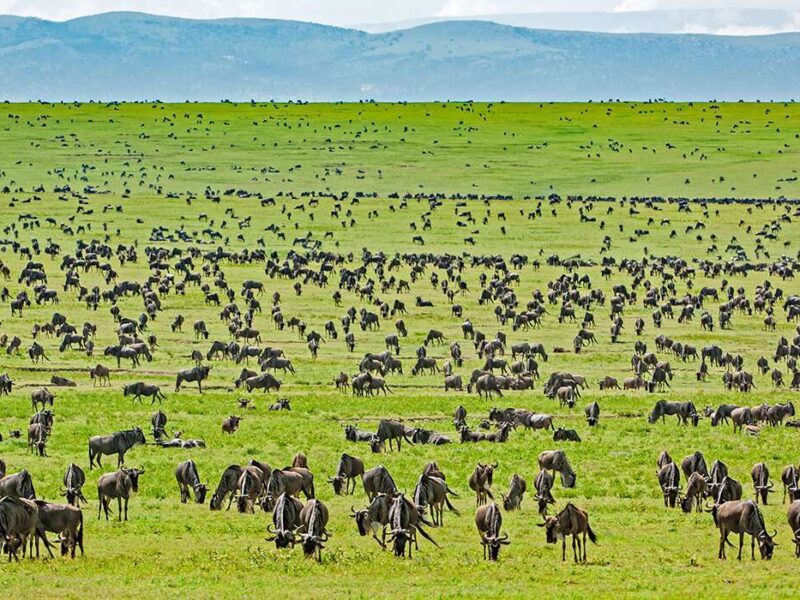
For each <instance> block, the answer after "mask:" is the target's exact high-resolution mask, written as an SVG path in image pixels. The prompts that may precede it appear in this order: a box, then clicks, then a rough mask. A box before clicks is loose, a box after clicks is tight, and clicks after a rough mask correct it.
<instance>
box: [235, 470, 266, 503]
mask: <svg viewBox="0 0 800 600" xmlns="http://www.w3.org/2000/svg"><path fill="white" fill-rule="evenodd" d="M263 487H264V472H263V471H262V470H261V469H259V468H258V467H257V466H254V465H247V466H245V467H243V468H242V470H241V473H240V474H239V481H237V482H236V508H237V510H238V511H239V512H240V513H252V512H254V511H255V503H256V500H257V499H258V497H259V496H261V493H262V490H263Z"/></svg>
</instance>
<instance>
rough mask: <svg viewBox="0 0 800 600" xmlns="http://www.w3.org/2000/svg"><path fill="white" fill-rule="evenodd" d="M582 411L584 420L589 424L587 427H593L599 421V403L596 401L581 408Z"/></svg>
mask: <svg viewBox="0 0 800 600" xmlns="http://www.w3.org/2000/svg"><path fill="white" fill-rule="evenodd" d="M583 412H584V414H585V415H586V422H587V423H588V424H589V427H594V426H595V425H597V423H598V422H599V421H600V405H599V404H598V403H597V402H592V403H591V404H588V405H587V406H586V408H584V409H583Z"/></svg>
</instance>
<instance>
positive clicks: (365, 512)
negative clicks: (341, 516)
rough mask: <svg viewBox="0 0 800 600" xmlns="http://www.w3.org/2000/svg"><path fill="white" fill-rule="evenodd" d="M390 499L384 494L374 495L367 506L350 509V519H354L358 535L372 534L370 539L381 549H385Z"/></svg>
mask: <svg viewBox="0 0 800 600" xmlns="http://www.w3.org/2000/svg"><path fill="white" fill-rule="evenodd" d="M390 505H391V497H390V496H388V495H386V494H376V495H375V497H374V498H371V499H370V503H369V506H367V508H362V509H361V510H356V509H355V508H353V507H352V506H351V507H350V511H351V513H352V514H351V515H350V516H351V517H352V518H353V519H355V522H356V527H358V534H359V535H361V536H365V535H367V533H369V532H372V537H373V538H375V541H376V542H378V544H380V546H381V548H383V549H384V550H385V549H386V528H385V525H388V523H389V507H390ZM379 530H381V531H382V539H378V531H379Z"/></svg>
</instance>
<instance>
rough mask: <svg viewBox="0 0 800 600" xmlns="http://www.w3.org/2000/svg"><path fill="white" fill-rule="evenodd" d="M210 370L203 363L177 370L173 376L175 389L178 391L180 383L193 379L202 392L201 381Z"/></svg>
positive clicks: (206, 376) (189, 381)
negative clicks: (199, 365) (198, 365)
mask: <svg viewBox="0 0 800 600" xmlns="http://www.w3.org/2000/svg"><path fill="white" fill-rule="evenodd" d="M210 372H211V367H210V366H209V365H205V366H202V367H192V368H191V369H181V370H180V371H178V374H177V376H176V377H175V391H176V392H179V391H180V389H181V384H182V383H184V382H187V383H191V382H193V381H196V382H197V389H198V391H199V392H200V393H201V394H202V393H203V381H204V380H205V379H207V378H208V374H209V373H210ZM248 391H249V390H248Z"/></svg>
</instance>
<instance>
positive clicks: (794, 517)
mask: <svg viewBox="0 0 800 600" xmlns="http://www.w3.org/2000/svg"><path fill="white" fill-rule="evenodd" d="M786 520H787V521H788V522H789V527H790V528H791V529H792V542H793V543H794V556H795V558H800V500H795V501H793V502H792V503H791V504H790V505H789V509H788V510H787V511H786Z"/></svg>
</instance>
